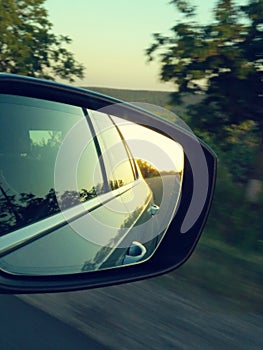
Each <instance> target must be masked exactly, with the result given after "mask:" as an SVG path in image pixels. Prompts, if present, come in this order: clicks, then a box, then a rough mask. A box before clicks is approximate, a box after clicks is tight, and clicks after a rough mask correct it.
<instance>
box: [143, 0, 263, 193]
mask: <svg viewBox="0 0 263 350" xmlns="http://www.w3.org/2000/svg"><path fill="white" fill-rule="evenodd" d="M237 2H238V1H234V0H218V1H217V3H216V6H215V8H214V11H213V15H214V17H213V19H212V21H211V23H208V24H200V23H198V22H197V20H196V15H197V11H196V8H195V7H194V6H193V5H192V2H191V1H190V0H172V1H171V3H172V4H173V5H175V6H176V8H177V10H179V12H180V14H181V16H180V20H177V21H176V24H175V26H174V27H173V28H172V29H171V35H170V36H169V35H168V36H167V35H166V36H164V35H161V34H154V35H153V37H154V41H153V44H152V45H151V46H150V47H149V48H148V49H147V50H146V55H147V57H148V59H149V60H150V61H151V60H153V59H160V63H161V72H160V78H161V80H163V81H172V82H173V83H174V84H175V92H174V93H173V102H177V103H180V101H181V99H182V96H184V95H185V94H186V93H194V94H202V95H203V99H202V101H201V102H200V103H199V104H198V105H196V106H195V107H194V108H193V106H192V107H191V108H190V109H189V113H190V115H191V123H192V124H191V126H192V127H193V128H195V130H201V129H202V130H205V132H206V133H208V134H209V137H210V138H211V139H213V142H214V143H215V144H217V145H219V146H220V148H221V149H223V150H224V151H225V152H227V151H229V150H232V149H233V144H238V143H239V144H240V145H242V144H243V143H245V144H247V145H249V143H250V141H251V133H253V135H254V138H253V139H254V142H256V143H257V149H258V150H259V151H258V154H257V156H256V157H255V159H256V161H255V162H254V163H255V164H256V166H253V169H250V179H251V180H252V182H253V181H254V184H252V186H250V188H251V191H252V192H251V197H252V199H253V198H255V196H256V195H257V193H256V192H258V190H260V188H262V177H263V117H262V116H263V103H262V95H263V86H262V85H263V0H248V2H247V4H246V5H242V6H241V5H238V4H237ZM182 15H183V17H182ZM244 123H245V124H244ZM244 125H245V127H246V128H247V134H248V133H249V134H250V135H249V137H248V140H247V139H246V135H244V133H242V132H240V130H241V131H242V130H244ZM241 134H242V135H243V136H242V138H240V135H241ZM235 135H236V137H235ZM237 136H238V137H237ZM253 147H254V145H253ZM225 154H227V153H225ZM248 154H250V153H249V152H248ZM249 167H251V166H249ZM255 181H256V182H255ZM260 181H261V184H260ZM253 191H254V192H255V193H254V194H253Z"/></svg>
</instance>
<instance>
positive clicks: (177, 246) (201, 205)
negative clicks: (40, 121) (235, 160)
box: [0, 74, 216, 293]
mask: <svg viewBox="0 0 263 350" xmlns="http://www.w3.org/2000/svg"><path fill="white" fill-rule="evenodd" d="M1 94H5V95H12V96H24V97H29V98H36V99H41V100H44V101H53V102H59V103H63V104H67V105H71V106H76V107H80V108H81V109H91V110H93V111H103V113H106V114H107V115H113V116H116V117H118V118H122V119H125V120H126V121H128V122H132V123H136V124H138V125H141V126H144V127H147V128H148V129H151V130H154V131H155V132H158V133H159V134H161V135H164V136H166V137H168V138H169V139H171V140H175V141H176V142H178V143H179V144H180V145H181V146H182V149H183V151H184V172H183V179H182V187H181V192H180V198H179V201H178V205H177V207H176V210H175V211H174V213H173V215H172V217H171V218H170V220H169V222H167V229H166V232H165V234H164V235H163V237H162V239H161V240H160V242H159V244H158V246H157V248H156V250H155V251H154V253H153V254H152V255H151V256H150V257H149V258H148V259H146V260H145V261H142V262H137V263H135V264H127V265H125V264H123V265H122V266H118V267H112V268H105V269H97V270H94V271H88V272H76V273H66V274H59V273H57V274H56V273H55V274H52V275H43V276H40V275H37V274H36V275H26V274H16V273H10V272H8V271H6V270H5V269H2V268H1V265H0V293H40V292H45V293H46V292H60V291H61V292H63V291H74V290H81V289H88V288H96V287H103V286H108V285H113V284H120V283H126V282H132V281H137V280H142V279H145V278H149V277H154V276H158V275H161V274H164V273H167V272H169V271H171V270H173V269H175V268H178V267H179V266H181V265H182V264H183V263H184V262H185V261H186V260H187V259H188V258H189V257H190V256H191V254H192V252H193V251H194V249H195V246H196V244H197V242H198V240H199V238H200V235H201V233H202V230H203V228H204V225H205V222H206V220H207V217H208V214H209V210H210V206H211V202H212V197H213V193H214V187H215V181H216V156H215V154H214V152H213V151H212V150H211V149H210V148H209V147H208V146H207V145H206V144H205V143H204V142H202V141H201V140H200V139H199V138H197V137H196V136H195V135H194V134H192V133H191V132H189V131H188V130H185V129H183V128H181V127H180V126H177V125H175V124H174V123H172V122H170V121H168V120H165V119H163V118H161V117H159V116H157V115H154V114H152V113H150V112H148V111H146V110H143V109H141V108H139V107H136V106H134V105H131V104H128V103H124V102H122V101H118V100H116V99H113V98H110V97H108V96H104V95H100V94H98V93H94V92H91V91H88V90H85V89H80V88H76V87H70V86H68V85H63V84H59V83H55V82H50V81H45V80H40V79H35V78H28V77H22V76H17V75H12V74H0V95H1ZM0 113H1V112H0ZM1 127H2V126H1ZM0 153H1V150H0ZM17 176H19V174H18V175H17ZM0 234H1V232H0ZM3 237H4V236H3ZM139 246H140V244H139ZM0 251H1V237H0ZM0 260H1V256H0Z"/></svg>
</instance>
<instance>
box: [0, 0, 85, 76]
mask: <svg viewBox="0 0 263 350" xmlns="http://www.w3.org/2000/svg"><path fill="white" fill-rule="evenodd" d="M44 3H45V0H0V33H1V36H0V71H2V72H6V73H14V74H21V75H27V76H33V77H37V78H46V79H52V80H53V79H54V78H55V77H58V78H61V79H65V80H68V81H69V82H73V81H74V79H75V78H76V77H77V78H83V72H84V67H83V65H82V64H80V63H78V62H77V61H76V60H75V59H74V56H73V54H72V53H71V52H70V51H68V50H67V49H66V48H65V47H64V44H70V43H71V39H70V38H69V37H68V36H64V35H55V34H54V33H52V24H51V22H50V21H49V20H48V13H47V10H46V9H45V7H44Z"/></svg>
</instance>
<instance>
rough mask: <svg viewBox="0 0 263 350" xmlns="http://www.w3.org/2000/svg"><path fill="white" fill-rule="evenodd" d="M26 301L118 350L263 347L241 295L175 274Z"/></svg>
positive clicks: (258, 325) (258, 324)
mask: <svg viewBox="0 0 263 350" xmlns="http://www.w3.org/2000/svg"><path fill="white" fill-rule="evenodd" d="M189 263H191V261H189ZM22 298H23V299H25V300H26V301H28V302H30V303H32V304H34V305H37V306H38V307H40V308H41V309H44V310H45V311H47V312H48V313H50V314H52V315H55V316H56V317H57V318H59V319H61V320H63V321H64V322H66V323H68V324H70V325H71V326H73V327H76V328H78V329H81V330H82V332H83V333H84V334H86V335H87V336H88V337H89V336H92V337H94V339H97V340H98V341H99V342H101V343H103V344H105V345H107V346H108V347H109V348H111V349H115V350H123V349H126V350H134V349H136V350H145V349H149V350H155V349H156V350H160V349H163V350H168V349H174V350H177V349H178V350H181V349H187V350H188V349H189V350H193V349H202V350H211V349H213V350H222V349H224V350H233V349H235V350H247V349H263V339H262V322H263V316H262V315H260V314H259V312H258V313H256V312H249V310H247V309H244V310H242V309H238V308H237V303H236V296H233V300H231V299H224V298H222V297H220V295H213V294H211V293H208V292H206V291H205V290H203V289H200V288H197V287H195V285H194V284H190V283H188V282H187V281H186V280H185V278H184V279H183V278H182V277H180V278H179V275H177V274H176V273H171V274H168V275H164V276H161V277H158V278H154V279H151V280H146V281H141V282H136V283H131V284H126V285H120V286H114V287H107V288H101V289H95V290H88V291H82V292H74V293H62V294H46V295H45V294H39V295H28V296H23V297H22ZM241 307H242V306H241ZM26 317H27V314H26V313H25V314H24V318H26ZM2 324H3V323H2ZM43 327H44V326H43ZM47 327H48V325H47ZM75 348H76V349H77V348H78V347H77V346H76V347H74V348H72V349H75ZM91 349H98V348H97V347H94V348H92V347H91Z"/></svg>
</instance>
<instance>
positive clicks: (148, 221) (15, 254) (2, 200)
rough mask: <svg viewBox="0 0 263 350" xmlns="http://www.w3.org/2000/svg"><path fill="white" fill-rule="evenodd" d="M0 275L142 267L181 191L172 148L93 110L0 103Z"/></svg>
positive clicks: (16, 100)
mask: <svg viewBox="0 0 263 350" xmlns="http://www.w3.org/2000/svg"><path fill="white" fill-rule="evenodd" d="M0 123H1V128H0V269H2V270H3V271H6V272H9V273H13V274H20V275H59V274H70V273H79V272H86V271H94V270H98V269H108V268H113V267H114V268H115V267H121V266H123V265H127V264H135V263H140V262H142V261H145V260H147V259H149V258H150V257H151V256H152V254H153V253H154V251H155V250H156V248H157V247H158V245H159V243H160V241H161V239H162V237H163V236H164V234H165V232H166V230H167V227H168V225H169V223H170V221H171V218H172V217H173V215H174V213H175V211H176V209H177V205H178V201H179V199H180V192H181V186H182V178H183V170H184V152H183V149H182V147H181V145H180V144H179V143H177V142H175V141H174V140H171V139H169V138H168V137H166V136H163V135H161V134H159V133H158V132H156V131H152V130H150V129H148V128H146V127H143V126H140V125H136V124H134V123H131V122H127V121H125V120H124V119H122V118H120V117H115V116H113V115H108V114H106V113H103V112H100V111H92V110H86V109H82V108H80V107H76V106H70V105H66V104H62V103H57V102H51V101H45V100H40V99H35V98H28V97H21V96H13V95H4V94H1V95H0Z"/></svg>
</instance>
